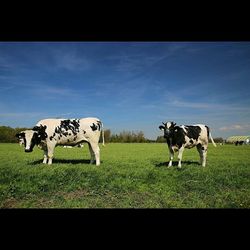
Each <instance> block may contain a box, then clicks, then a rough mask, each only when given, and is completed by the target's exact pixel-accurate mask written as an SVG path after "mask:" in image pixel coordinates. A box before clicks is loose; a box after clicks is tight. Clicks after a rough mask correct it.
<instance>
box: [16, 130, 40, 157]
mask: <svg viewBox="0 0 250 250" xmlns="http://www.w3.org/2000/svg"><path fill="white" fill-rule="evenodd" d="M16 137H17V138H18V139H19V140H21V139H23V142H24V149H25V152H32V151H33V148H34V146H35V145H36V144H37V138H38V134H37V132H35V131H33V130H31V129H28V130H24V131H21V132H20V133H18V134H16Z"/></svg>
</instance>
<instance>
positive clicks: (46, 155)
mask: <svg viewBox="0 0 250 250" xmlns="http://www.w3.org/2000/svg"><path fill="white" fill-rule="evenodd" d="M47 160H48V151H47V150H44V153H43V163H44V164H47Z"/></svg>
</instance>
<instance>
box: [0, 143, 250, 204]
mask: <svg viewBox="0 0 250 250" xmlns="http://www.w3.org/2000/svg"><path fill="white" fill-rule="evenodd" d="M100 148H101V165H100V166H99V167H97V166H95V165H90V164H89V158H90V156H89V152H88V146H87V145H86V146H85V147H84V148H82V149H81V148H72V149H65V148H62V147H57V148H56V150H55V159H54V162H53V164H52V165H51V166H48V165H44V164H42V157H43V152H42V151H41V150H40V149H38V148H35V149H34V152H33V153H29V154H28V153H24V149H23V148H22V147H20V146H19V145H18V144H0V158H1V161H0V207H1V208H249V207H250V157H249V152H250V147H249V146H238V147H236V146H234V145H223V146H218V147H217V148H214V147H213V146H212V145H209V148H208V157H207V166H206V167H205V168H202V167H201V166H200V165H198V161H199V156H198V152H197V151H196V149H190V150H188V149H186V150H185V151H184V154H183V164H182V169H181V170H178V169H177V167H176V158H175V164H174V165H175V166H173V167H172V168H170V169H168V168H167V167H166V166H167V161H168V149H167V145H166V144H146V143H145V144H125V143H124V144H120V143H113V144H112V143H111V144H106V146H105V147H102V146H100Z"/></svg>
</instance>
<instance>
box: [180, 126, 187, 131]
mask: <svg viewBox="0 0 250 250" xmlns="http://www.w3.org/2000/svg"><path fill="white" fill-rule="evenodd" d="M180 127H181V128H182V129H183V130H184V132H185V133H187V130H186V127H185V126H184V125H181V126H180Z"/></svg>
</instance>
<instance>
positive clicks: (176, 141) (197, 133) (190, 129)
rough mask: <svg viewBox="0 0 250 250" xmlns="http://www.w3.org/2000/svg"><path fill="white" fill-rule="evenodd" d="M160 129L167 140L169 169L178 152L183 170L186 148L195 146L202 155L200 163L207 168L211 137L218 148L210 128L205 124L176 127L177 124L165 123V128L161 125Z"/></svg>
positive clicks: (179, 164) (179, 165) (179, 163)
mask: <svg viewBox="0 0 250 250" xmlns="http://www.w3.org/2000/svg"><path fill="white" fill-rule="evenodd" d="M159 129H160V130H163V131H164V138H166V139H167V144H168V148H169V153H170V161H169V164H168V166H169V167H171V166H172V161H173V158H174V151H178V160H179V162H178V167H179V168H181V160H182V154H183V151H184V148H193V147H195V146H196V147H197V150H198V152H199V154H200V162H201V164H202V166H203V167H205V166H206V156H207V147H208V139H209V137H210V139H211V141H212V143H213V145H214V146H215V147H216V144H215V143H214V140H213V138H212V136H211V133H210V131H209V128H208V126H206V125H203V124H197V125H192V126H190V125H188V126H187V125H181V126H176V123H174V122H166V123H164V122H163V126H162V125H160V126H159Z"/></svg>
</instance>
